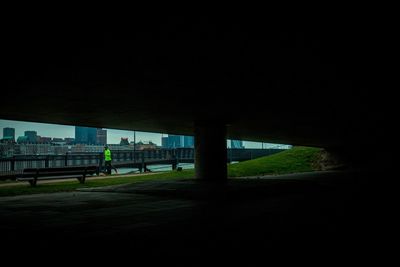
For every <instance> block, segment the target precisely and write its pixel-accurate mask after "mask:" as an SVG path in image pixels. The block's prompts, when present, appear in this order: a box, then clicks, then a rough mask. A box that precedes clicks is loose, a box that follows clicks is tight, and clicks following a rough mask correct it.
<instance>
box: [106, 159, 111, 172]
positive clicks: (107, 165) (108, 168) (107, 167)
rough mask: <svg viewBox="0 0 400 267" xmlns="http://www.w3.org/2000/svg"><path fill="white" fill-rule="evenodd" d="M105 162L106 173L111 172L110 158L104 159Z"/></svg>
mask: <svg viewBox="0 0 400 267" xmlns="http://www.w3.org/2000/svg"><path fill="white" fill-rule="evenodd" d="M105 164H106V170H107V174H111V160H106V161H105Z"/></svg>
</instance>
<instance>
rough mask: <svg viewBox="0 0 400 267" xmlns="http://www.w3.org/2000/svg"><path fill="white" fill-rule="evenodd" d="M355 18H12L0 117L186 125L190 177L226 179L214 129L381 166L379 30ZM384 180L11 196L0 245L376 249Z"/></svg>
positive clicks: (177, 130) (291, 180) (325, 177)
mask: <svg viewBox="0 0 400 267" xmlns="http://www.w3.org/2000/svg"><path fill="white" fill-rule="evenodd" d="M316 23H318V22H316ZM363 23H364V21H361V22H360V23H359V24H358V25H345V27H339V26H338V27H332V28H327V27H319V28H318V29H313V30H310V31H307V30H304V31H300V32H295V31H289V32H287V31H278V30H273V29H272V28H273V26H272V25H271V24H269V23H266V22H264V21H263V19H260V18H257V17H250V16H247V17H245V18H243V19H240V18H238V19H234V20H232V19H227V18H221V19H219V20H213V19H181V18H172V19H162V20H160V21H156V20H154V19H151V20H150V19H148V20H137V21H133V20H132V21H130V23H129V24H126V25H124V26H122V27H120V26H119V27H114V28H112V29H110V30H107V29H103V28H101V29H99V28H97V29H96V27H95V26H92V25H91V26H89V27H84V26H82V25H79V26H77V27H74V26H67V27H62V26H60V25H49V23H45V24H44V25H34V24H33V23H32V21H29V23H28V22H24V23H22V24H21V25H19V26H18V27H17V26H15V27H13V28H12V29H9V30H7V29H6V30H5V31H4V32H3V36H2V37H3V38H4V39H5V40H6V42H4V43H3V51H4V52H6V53H5V57H4V58H3V59H2V62H3V65H5V66H6V70H5V72H4V73H3V74H4V76H5V79H4V80H2V101H1V109H0V118H1V119H12V120H27V121H36V122H47V123H61V124H69V125H84V126H93V127H106V128H116V129H127V130H133V129H134V130H143V131H156V132H166V133H174V134H186V135H189V134H194V135H195V139H196V144H195V149H196V169H197V177H198V178H201V179H213V180H223V179H225V178H226V168H225V166H226V154H227V153H226V141H225V139H226V138H227V137H228V138H232V139H243V140H253V141H265V142H277V143H288V144H293V145H308V146H319V147H325V148H327V149H328V150H329V151H332V152H334V153H335V155H336V156H337V157H338V158H340V159H342V160H344V161H347V162H348V164H349V165H353V166H356V165H357V166H359V165H361V166H362V167H364V168H365V169H369V168H370V167H375V166H380V164H382V163H387V160H388V159H387V158H384V157H382V155H385V153H382V151H381V148H382V145H381V144H382V142H388V143H391V142H392V141H393V140H394V139H392V138H390V136H391V135H390V131H389V129H390V125H391V123H393V121H391V120H389V118H388V116H389V114H390V113H389V112H388V111H389V110H390V109H391V107H395V105H393V101H394V99H395V98H391V97H390V94H389V93H388V92H386V90H385V88H383V86H382V85H381V83H379V84H378V83H375V81H376V78H377V76H376V75H377V74H376V73H375V70H376V69H377V68H379V67H380V66H381V65H379V64H376V63H377V60H376V58H377V57H379V56H381V53H382V54H384V49H382V44H383V46H385V40H386V39H385V38H384V37H383V36H382V35H377V34H376V32H374V30H373V29H374V28H373V27H370V26H371V25H365V27H363V25H364V24H363ZM356 26H357V27H356ZM380 42H381V43H380ZM378 43H380V44H381V45H377V44H378ZM233 92H235V93H233ZM238 94H239V95H241V96H242V97H241V99H240V100H238V97H237V95H238ZM382 103H384V104H385V105H384V106H383V107H380V105H381V104H382ZM211 148H212V149H211ZM384 150H385V151H383V152H387V150H389V149H384ZM389 160H390V159H389ZM381 166H384V168H386V167H388V165H387V164H386V165H381ZM367 174H368V172H367ZM304 177H306V178H307V179H309V180H307V179H305V180H302V179H303V178H304ZM310 177H311V178H310ZM321 178H322V179H321ZM385 178H387V177H384V176H383V175H382V174H381V172H379V175H378V174H377V173H372V172H371V173H370V174H368V175H366V174H365V173H361V174H357V175H353V174H352V173H350V174H346V175H343V174H341V173H335V172H334V173H325V174H322V175H320V174H318V173H314V174H303V175H300V176H289V177H286V178H282V180H279V181H277V182H276V181H275V180H272V181H270V180H260V181H258V182H255V183H250V182H249V181H248V180H231V181H227V183H226V184H224V183H215V184H213V183H202V182H198V183H196V182H195V181H188V182H186V183H183V182H171V183H170V184H169V183H167V185H164V187H162V186H160V185H159V184H156V185H152V184H150V185H146V184H144V185H141V187H143V188H140V186H139V188H130V187H129V188H128V186H127V187H126V188H125V187H124V188H116V189H109V191H110V192H112V193H113V194H105V192H106V191H107V190H106V189H99V190H100V192H97V193H96V192H94V193H93V192H78V193H77V192H70V193H63V194H58V195H56V194H53V195H51V196H47V195H46V196H34V197H27V198H24V199H25V200H24V199H22V200H18V201H20V202H24V201H25V202H24V205H25V206H23V208H22V206H21V205H19V206H18V205H15V204H14V203H15V199H14V198H13V197H8V198H4V199H3V200H2V202H1V203H2V205H0V208H2V211H4V212H3V214H1V213H0V215H4V216H3V217H2V222H3V223H4V225H5V226H4V227H3V228H2V230H3V232H4V233H6V234H7V236H6V239H5V240H9V241H10V240H11V241H13V242H15V243H18V244H20V240H19V239H17V238H16V237H15V233H16V232H19V233H20V235H19V236H21V237H22V238H25V239H27V240H30V241H31V242H32V243H33V244H35V243H36V242H37V240H41V239H43V238H42V237H43V235H46V234H47V235H46V237H48V239H43V240H50V241H52V240H54V239H53V237H54V236H57V235H60V234H61V236H60V240H61V241H60V243H62V242H64V240H65V238H72V239H74V238H76V239H77V241H82V240H86V241H87V242H88V243H93V244H97V245H98V246H99V244H100V245H101V246H103V244H104V243H105V242H104V241H105V240H108V241H109V242H108V243H107V244H108V246H107V248H109V247H114V246H115V244H119V248H121V249H126V250H127V248H129V249H130V248H131V247H132V246H135V245H136V246H137V247H139V248H142V247H143V244H144V243H143V242H147V243H146V244H147V246H145V247H146V248H149V250H148V251H152V250H151V249H153V248H154V246H155V244H158V246H159V248H160V250H162V249H166V248H169V249H170V250H171V251H172V252H171V253H175V254H176V253H180V252H181V251H182V249H185V248H189V249H191V250H190V251H191V252H192V253H193V252H194V253H195V254H196V256H197V258H199V257H198V255H205V256H206V255H207V254H209V253H212V252H214V253H215V254H219V253H220V252H221V250H222V249H223V248H224V247H228V248H230V250H228V253H227V255H226V258H228V257H233V256H234V255H241V253H242V252H243V249H245V250H246V249H247V251H248V252H249V255H253V254H252V253H253V251H256V252H257V254H258V255H261V257H262V258H263V259H262V260H266V259H265V258H267V260H268V261H269V260H270V258H269V257H266V256H265V255H266V253H267V252H268V251H270V250H269V249H265V248H277V250H278V252H279V251H280V252H281V253H282V251H288V249H289V251H291V252H292V251H299V250H300V251H301V252H304V253H305V255H306V254H307V255H309V254H310V253H311V254H312V257H314V252H315V251H318V253H325V254H328V255H329V257H326V258H325V260H326V259H332V258H334V257H337V256H338V254H340V253H343V252H346V253H348V254H349V255H353V258H355V259H356V260H359V259H360V258H361V257H365V255H376V252H377V251H376V250H377V249H379V248H386V247H387V246H385V245H386V244H391V243H390V242H388V243H386V242H384V240H383V238H382V236H389V235H390V233H389V232H390V230H389V229H390V227H388V226H389V225H388V224H387V223H386V222H387V221H389V222H390V221H391V220H387V215H388V214H387V213H385V207H386V208H388V206H387V204H388V203H391V202H386V201H384V199H385V198H381V197H382V196H389V195H390V194H387V192H388V191H389V189H390V188H393V187H392V186H391V185H390V184H389V183H387V182H388V180H389V179H385ZM376 181H379V183H377V182H376ZM229 183H231V184H229ZM225 185H228V186H225ZM146 187H149V188H146ZM161 187H162V188H163V189H164V190H161V189H160V188H161ZM396 188H397V187H396ZM244 189H246V190H244ZM101 190H104V191H101ZM94 191H95V190H94ZM118 192H120V194H118ZM138 192H139V193H140V194H144V193H143V192H153V194H152V195H150V197H149V196H148V194H147V193H146V194H147V195H146V194H144V195H145V197H143V196H142V195H140V194H137V193H138ZM188 192H189V193H188ZM210 192H211V194H210ZM157 194H160V195H161V196H158V195H157ZM165 194H167V196H168V197H169V198H163V197H165ZM188 195H190V196H188ZM371 196H374V197H373V198H372V197H371ZM187 198H188V199H187ZM55 199H57V200H58V201H54V200H55ZM93 200H95V201H93ZM206 200H207V201H206ZM91 201H92V202H91ZM20 202H18V203H20ZM75 202H76V203H75ZM66 203H67V204H66ZM88 203H89V204H88ZM90 203H94V204H92V205H90ZM143 203H145V204H143ZM393 203H394V202H393ZM380 204H382V205H380ZM49 205H54V206H55V207H50V208H51V209H50V208H49V210H50V211H51V212H49V211H48V210H47V207H48V206H49ZM65 205H70V206H71V207H73V208H72V209H67V208H66V207H65ZM37 206H38V207H37ZM122 206H123V207H124V208H121V207H122ZM99 207H101V209H99ZM116 207H118V208H116ZM38 210H39V211H43V212H42V213H35V211H38ZM67 210H71V212H69V213H68V212H66V211H67ZM393 210H394V209H393ZM25 211H27V213H26V212H25ZM153 211H157V214H156V215H157V216H153V213H151V212H153ZM53 212H57V213H53ZM96 212H97V213H96ZM54 214H57V215H54ZM127 214H129V216H127ZM42 215H43V216H44V215H45V216H46V217H42ZM146 216H147V217H146ZM42 218H46V219H42ZM93 218H97V219H93ZM173 219H176V220H177V222H176V221H173ZM166 220H172V222H170V223H169V221H166ZM26 222H29V223H32V225H34V226H35V227H33V226H32V227H31V228H32V229H34V230H35V229H38V230H37V232H33V233H32V232H31V231H29V230H31V229H30V228H29V227H28V228H24V227H26ZM116 222H117V223H116ZM36 225H37V227H36ZM110 226H113V227H115V229H114V228H113V227H110ZM10 229H11V230H10ZM21 229H22V230H24V229H28V230H27V231H26V234H27V235H28V236H29V235H32V238H26V236H25V235H24V234H25V232H22V234H21V232H20V231H22V230H21ZM65 229H67V231H66V230H65ZM182 229H185V230H186V232H185V231H182ZM382 231H383V232H382ZM70 233H75V234H76V235H73V234H72V235H71V234H70ZM148 233H149V235H147V234H148ZM121 239H122V240H127V241H129V242H131V243H129V244H130V245H129V246H126V247H124V246H123V245H121V244H120V243H118V242H120V241H119V240H121ZM374 239H375V240H378V241H379V242H376V243H374V242H373V241H372V240H374ZM93 240H94V241H93ZM271 240H272V241H271ZM24 241H26V240H24ZM275 241H277V242H275ZM307 241H309V242H308V243H309V244H310V245H309V244H307V245H305V244H306V243H307ZM135 242H137V243H135ZM160 242H161V243H160ZM45 243H46V242H45ZM171 243H172V244H173V245H171ZM46 244H53V243H52V242H48V243H46ZM259 244H261V245H259ZM288 246H289V247H288ZM29 247H33V246H29ZM13 248H14V247H13ZM177 248H179V249H177ZM355 248H358V251H357V252H359V254H355ZM14 251H15V250H14ZM62 253H64V252H62ZM117 253H119V250H118V252H117ZM131 253H132V250H129V252H128V253H127V254H126V255H129V257H131V256H130V255H132V254H131ZM118 255H120V254H118ZM232 255H233V256H232ZM340 255H342V256H343V254H340ZM224 256H225V255H224ZM195 258H196V257H193V259H195ZM197 258H196V259H197ZM226 258H224V259H226ZM382 259H386V257H380V260H382ZM113 260H114V258H113Z"/></svg>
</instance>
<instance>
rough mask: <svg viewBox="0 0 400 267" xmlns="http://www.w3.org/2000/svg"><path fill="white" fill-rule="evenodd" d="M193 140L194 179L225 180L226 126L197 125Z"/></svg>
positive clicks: (212, 124)
mask: <svg viewBox="0 0 400 267" xmlns="http://www.w3.org/2000/svg"><path fill="white" fill-rule="evenodd" d="M194 139H195V144H194V148H195V168H196V178H197V179H202V180H226V179H227V176H228V175H227V150H226V126H225V125H224V124H220V123H197V124H196V125H195V131H194Z"/></svg>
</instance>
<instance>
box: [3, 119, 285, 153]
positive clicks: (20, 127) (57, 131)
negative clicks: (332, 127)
mask: <svg viewBox="0 0 400 267" xmlns="http://www.w3.org/2000/svg"><path fill="white" fill-rule="evenodd" d="M7 127H10V128H15V138H16V139H17V138H18V136H24V132H25V131H36V132H37V135H40V136H42V137H52V138H54V137H55V138H75V126H71V125H61V124H50V123H39V122H26V121H14V120H2V119H0V128H1V129H3V128H7ZM103 129H106V130H107V143H108V144H119V143H120V141H121V138H128V140H129V142H132V141H133V140H134V135H135V131H133V130H129V131H128V130H118V129H110V128H103ZM167 134H168V133H154V132H142V131H136V142H139V141H142V142H149V141H151V142H153V143H155V144H156V145H157V146H161V145H162V143H161V138H162V137H163V136H165V135H167ZM2 137H3V136H2ZM227 144H228V147H230V142H227ZM268 144H270V143H264V145H262V143H261V142H251V141H243V145H244V146H245V147H246V148H262V147H264V148H267V147H268ZM270 145H272V146H273V145H280V144H270Z"/></svg>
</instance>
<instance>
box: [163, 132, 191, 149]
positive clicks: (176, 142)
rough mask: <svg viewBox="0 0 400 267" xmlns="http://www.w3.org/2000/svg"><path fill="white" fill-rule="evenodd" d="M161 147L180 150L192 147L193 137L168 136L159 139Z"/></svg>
mask: <svg viewBox="0 0 400 267" xmlns="http://www.w3.org/2000/svg"><path fill="white" fill-rule="evenodd" d="M161 146H162V147H163V148H180V147H188V148H193V147H194V137H193V136H185V135H173V134H170V135H168V136H167V137H163V138H162V139H161Z"/></svg>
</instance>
